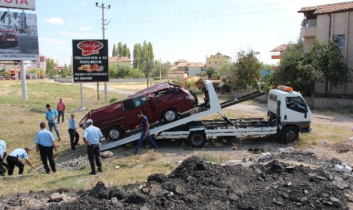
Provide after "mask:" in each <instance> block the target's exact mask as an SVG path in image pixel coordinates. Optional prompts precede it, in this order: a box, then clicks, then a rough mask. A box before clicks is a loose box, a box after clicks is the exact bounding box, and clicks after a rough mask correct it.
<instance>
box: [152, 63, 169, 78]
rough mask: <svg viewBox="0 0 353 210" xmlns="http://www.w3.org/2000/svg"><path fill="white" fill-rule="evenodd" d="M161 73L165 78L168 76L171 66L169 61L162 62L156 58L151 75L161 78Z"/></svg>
mask: <svg viewBox="0 0 353 210" xmlns="http://www.w3.org/2000/svg"><path fill="white" fill-rule="evenodd" d="M159 74H161V76H162V77H163V78H167V77H168V74H169V66H168V64H167V63H160V62H159V61H158V60H155V62H154V67H153V69H152V72H151V76H152V77H158V78H159Z"/></svg>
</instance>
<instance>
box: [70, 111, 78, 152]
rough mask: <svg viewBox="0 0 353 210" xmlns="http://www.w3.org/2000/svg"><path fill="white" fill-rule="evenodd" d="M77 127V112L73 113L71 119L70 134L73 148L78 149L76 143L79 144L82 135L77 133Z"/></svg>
mask: <svg viewBox="0 0 353 210" xmlns="http://www.w3.org/2000/svg"><path fill="white" fill-rule="evenodd" d="M76 129H77V127H76V119H75V114H71V118H70V119H69V134H70V142H71V149H72V150H76V145H77V144H78V140H79V139H80V135H79V134H78V133H77V131H76Z"/></svg>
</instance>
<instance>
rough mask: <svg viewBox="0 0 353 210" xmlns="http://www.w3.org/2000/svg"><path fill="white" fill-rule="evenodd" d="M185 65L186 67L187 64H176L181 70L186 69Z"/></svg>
mask: <svg viewBox="0 0 353 210" xmlns="http://www.w3.org/2000/svg"><path fill="white" fill-rule="evenodd" d="M187 65H188V63H178V65H177V67H178V68H183V67H186V66H187Z"/></svg>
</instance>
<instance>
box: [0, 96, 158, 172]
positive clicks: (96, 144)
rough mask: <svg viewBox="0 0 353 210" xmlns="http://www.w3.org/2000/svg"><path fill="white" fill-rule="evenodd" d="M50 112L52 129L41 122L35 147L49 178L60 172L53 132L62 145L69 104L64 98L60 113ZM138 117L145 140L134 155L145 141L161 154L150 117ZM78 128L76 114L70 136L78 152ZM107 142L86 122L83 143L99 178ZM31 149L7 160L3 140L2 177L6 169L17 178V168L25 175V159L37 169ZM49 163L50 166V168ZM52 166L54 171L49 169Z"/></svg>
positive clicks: (0, 154)
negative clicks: (61, 130)
mask: <svg viewBox="0 0 353 210" xmlns="http://www.w3.org/2000/svg"><path fill="white" fill-rule="evenodd" d="M46 108H47V111H46V113H45V118H46V119H47V124H48V127H49V131H48V130H47V129H46V127H47V124H46V123H45V122H41V123H40V124H39V127H40V131H39V132H38V133H37V134H36V137H35V140H34V142H35V145H36V152H37V153H39V154H40V158H41V160H42V164H43V167H44V169H45V172H46V173H47V174H49V173H50V172H51V171H52V172H53V173H55V172H56V164H55V160H54V155H53V152H54V150H55V151H57V146H56V143H55V138H54V136H53V134H52V129H53V128H54V130H55V132H56V135H57V137H58V141H60V140H61V139H60V133H59V130H58V127H57V123H56V120H57V119H58V121H60V116H62V118H61V119H62V121H61V122H62V123H63V122H64V112H65V103H64V102H63V100H62V99H61V98H60V101H59V104H58V110H59V113H58V112H57V111H56V109H53V108H51V106H50V104H47V105H46ZM136 115H137V117H138V118H139V119H141V128H142V132H141V137H140V139H139V141H138V144H137V146H136V148H135V150H134V154H137V153H138V150H139V148H140V147H141V146H142V144H143V142H144V140H145V139H146V138H147V139H148V140H149V141H150V143H151V144H152V146H153V147H154V148H155V149H156V150H158V146H157V144H156V143H155V141H154V140H153V139H152V137H151V135H150V132H149V123H148V119H147V117H146V116H144V115H143V113H142V112H141V111H139V112H137V113H136ZM76 129H77V127H76V119H75V114H71V117H70V119H69V129H68V132H69V135H70V143H71V149H72V150H76V146H77V145H78V141H79V138H80V136H79V134H78V132H77V130H76ZM102 138H103V134H102V132H101V130H100V129H99V128H98V127H96V126H93V120H92V119H87V121H86V128H85V130H84V132H83V141H84V143H85V145H86V146H87V154H88V160H89V162H90V166H91V172H90V173H89V174H90V175H95V174H96V172H97V171H96V166H97V169H98V171H99V172H103V168H102V162H101V160H100V152H99V151H100V141H101V139H102ZM29 151H30V150H29V148H24V149H23V148H17V149H15V150H13V151H12V152H11V153H10V154H9V155H8V156H7V157H6V155H7V153H6V142H5V141H4V140H0V175H1V176H4V175H5V169H4V167H6V168H7V169H8V170H7V172H8V175H12V174H13V170H14V167H15V166H17V167H18V168H19V174H23V170H24V164H23V163H22V161H21V159H25V160H26V162H27V163H28V164H29V165H30V166H31V167H32V168H33V169H35V167H34V166H33V164H32V163H31V161H30V160H29V158H28V153H29ZM5 157H6V161H7V163H4V159H5ZM48 161H49V165H48ZM49 166H50V167H49Z"/></svg>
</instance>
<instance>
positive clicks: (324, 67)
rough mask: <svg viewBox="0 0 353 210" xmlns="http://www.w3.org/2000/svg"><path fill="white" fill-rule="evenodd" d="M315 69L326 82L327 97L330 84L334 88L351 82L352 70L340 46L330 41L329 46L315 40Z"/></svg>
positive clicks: (313, 54)
mask: <svg viewBox="0 0 353 210" xmlns="http://www.w3.org/2000/svg"><path fill="white" fill-rule="evenodd" d="M311 53H312V56H313V58H314V59H313V63H314V68H315V69H316V71H318V72H319V73H320V75H321V79H320V80H321V82H325V97H327V93H328V83H329V82H330V83H331V84H332V85H333V86H334V87H337V86H339V85H342V84H345V83H348V82H350V81H351V79H350V75H351V71H352V70H351V69H349V68H348V66H347V64H346V62H345V59H344V57H343V55H342V52H341V50H340V49H339V47H338V45H337V44H336V43H335V42H334V41H332V40H330V41H329V42H328V44H326V43H324V42H320V41H319V40H317V39H316V40H315V42H314V45H313V48H312V50H311Z"/></svg>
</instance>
